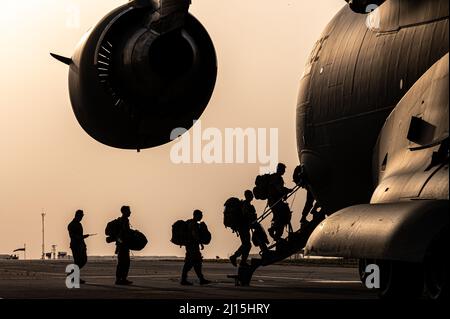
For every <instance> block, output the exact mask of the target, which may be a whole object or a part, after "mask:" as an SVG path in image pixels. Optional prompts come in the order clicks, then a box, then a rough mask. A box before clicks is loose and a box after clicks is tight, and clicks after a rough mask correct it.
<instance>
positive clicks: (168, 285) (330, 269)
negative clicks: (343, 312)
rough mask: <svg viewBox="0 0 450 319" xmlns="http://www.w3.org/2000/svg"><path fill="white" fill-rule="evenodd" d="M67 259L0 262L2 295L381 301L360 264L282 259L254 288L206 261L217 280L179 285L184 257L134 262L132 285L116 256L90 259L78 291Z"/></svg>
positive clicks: (231, 270) (259, 274) (259, 275)
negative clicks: (119, 271) (122, 281)
mask: <svg viewBox="0 0 450 319" xmlns="http://www.w3.org/2000/svg"><path fill="white" fill-rule="evenodd" d="M70 263H71V262H70V261H68V260H65V261H60V260H55V261H52V260H46V261H41V260H35V261H20V260H4V261H0V299H147V300H153V299H233V300H234V299H376V298H377V297H376V293H375V292H373V291H370V290H368V289H366V288H365V287H363V285H362V284H361V282H360V281H359V276H358V269H357V267H356V266H355V265H339V264H337V265H330V264H326V265H318V264H317V263H312V264H308V263H298V264H296V263H281V264H276V265H271V266H268V267H261V268H259V269H258V270H257V271H256V272H255V274H254V276H253V280H252V282H251V285H250V286H249V287H240V286H236V285H235V281H234V279H232V278H228V277H227V276H228V275H234V274H236V272H237V269H236V268H235V267H233V266H232V265H231V264H229V263H226V262H205V263H204V266H203V273H204V275H205V277H206V278H207V279H209V280H211V281H212V282H213V283H212V284H210V285H207V286H200V285H199V284H198V279H197V278H196V277H195V273H194V271H191V273H190V277H189V280H191V281H193V282H194V286H181V285H180V284H179V280H180V272H181V269H182V266H183V261H181V260H178V261H164V260H158V261H152V260H132V262H131V269H130V275H129V279H130V280H132V281H133V282H134V283H133V285H131V286H116V285H114V281H115V267H116V262H115V260H95V261H89V262H88V264H87V265H86V267H85V268H83V270H82V274H81V278H83V279H84V280H86V281H87V283H86V284H84V285H81V287H80V288H79V289H68V288H67V287H66V283H65V281H66V273H65V269H66V266H67V265H68V264H70Z"/></svg>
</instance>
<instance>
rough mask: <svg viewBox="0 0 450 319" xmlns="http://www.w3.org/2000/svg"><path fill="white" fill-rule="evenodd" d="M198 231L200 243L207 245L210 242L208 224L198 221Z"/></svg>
mask: <svg viewBox="0 0 450 319" xmlns="http://www.w3.org/2000/svg"><path fill="white" fill-rule="evenodd" d="M198 232H199V237H200V244H202V245H209V243H211V233H210V232H209V230H208V226H206V224H205V223H200V225H199V226H198Z"/></svg>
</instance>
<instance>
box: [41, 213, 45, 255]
mask: <svg viewBox="0 0 450 319" xmlns="http://www.w3.org/2000/svg"><path fill="white" fill-rule="evenodd" d="M41 216H42V260H44V259H45V227H44V225H45V213H42V214H41Z"/></svg>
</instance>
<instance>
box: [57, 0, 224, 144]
mask: <svg viewBox="0 0 450 319" xmlns="http://www.w3.org/2000/svg"><path fill="white" fill-rule="evenodd" d="M189 5H190V0H159V1H155V0H153V1H151V0H143V1H142V0H141V1H138V0H136V1H131V2H129V3H128V4H125V5H123V6H121V7H119V8H117V9H115V10H113V11H112V12H110V13H109V14H108V15H106V17H104V18H103V19H102V20H101V21H100V22H99V23H98V24H97V25H96V26H95V27H94V28H92V29H91V30H90V31H89V32H88V33H87V34H86V35H85V36H84V37H83V38H82V40H81V41H80V43H79V45H78V46H77V49H76V51H75V53H74V55H73V57H72V58H71V59H69V58H64V57H62V56H59V55H56V54H52V56H53V57H55V58H56V59H58V60H59V61H61V62H63V63H66V64H68V65H69V67H70V71H69V91H70V100H71V103H72V107H73V111H74V113H75V116H76V118H77V120H78V122H79V123H80V125H81V126H82V128H83V129H84V130H85V131H86V132H87V133H88V134H89V135H90V136H91V137H92V138H94V139H95V140H97V141H99V142H101V143H103V144H106V145H109V146H112V147H116V148H122V149H137V150H140V149H145V148H151V147H155V146H159V145H162V144H165V143H167V142H169V141H170V137H171V132H172V130H173V129H175V128H180V127H181V128H185V129H189V128H190V127H191V126H192V125H193V122H194V121H195V120H197V119H198V118H199V117H200V115H201V114H202V113H203V111H204V110H205V108H206V106H207V105H208V103H209V100H210V98H211V96H212V93H213V90H214V86H215V82H216V77H217V58H216V53H215V49H214V45H213V43H212V40H211V38H210V36H209V35H208V32H207V31H206V30H205V28H204V27H203V26H202V24H201V23H200V22H199V21H198V20H197V19H195V18H194V17H193V16H192V15H190V14H189V13H188V9H189Z"/></svg>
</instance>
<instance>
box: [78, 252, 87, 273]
mask: <svg viewBox="0 0 450 319" xmlns="http://www.w3.org/2000/svg"><path fill="white" fill-rule="evenodd" d="M86 263H87V251H86V247H82V249H81V254H80V260H79V264H78V267H80V269H81V268H83V267H84V266H86Z"/></svg>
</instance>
